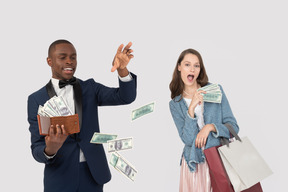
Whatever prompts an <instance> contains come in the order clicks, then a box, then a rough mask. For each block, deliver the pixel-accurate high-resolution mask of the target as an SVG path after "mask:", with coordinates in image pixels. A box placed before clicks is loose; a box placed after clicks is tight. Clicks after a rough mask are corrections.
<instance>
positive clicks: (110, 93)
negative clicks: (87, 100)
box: [92, 73, 137, 106]
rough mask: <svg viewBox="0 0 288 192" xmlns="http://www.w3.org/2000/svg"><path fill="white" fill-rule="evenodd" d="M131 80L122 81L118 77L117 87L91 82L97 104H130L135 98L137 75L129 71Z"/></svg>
mask: <svg viewBox="0 0 288 192" xmlns="http://www.w3.org/2000/svg"><path fill="white" fill-rule="evenodd" d="M130 74H131V76H132V78H133V79H132V80H131V81H129V82H123V81H121V80H120V79H119V87H118V88H111V87H106V86H104V85H102V84H100V83H96V82H95V81H94V83H93V85H92V86H93V89H94V91H95V95H96V99H97V101H98V105H99V106H108V105H123V104H130V103H132V102H133V101H134V100H135V98H136V88H137V76H136V75H134V74H133V73H130Z"/></svg>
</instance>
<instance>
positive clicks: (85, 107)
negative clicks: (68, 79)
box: [28, 73, 136, 191]
mask: <svg viewBox="0 0 288 192" xmlns="http://www.w3.org/2000/svg"><path fill="white" fill-rule="evenodd" d="M131 75H132V77H133V80H132V81H129V82H122V81H120V80H119V88H109V87H106V86H104V85H102V84H100V83H97V82H95V81H94V80H93V79H89V80H87V81H82V80H79V79H77V80H78V82H79V83H80V87H81V88H80V92H82V93H80V94H79V91H78V93H75V88H74V97H75V96H76V95H77V94H78V95H80V98H81V101H82V106H81V105H80V109H79V108H78V109H77V106H76V112H77V113H79V114H80V115H79V121H80V126H81V128H80V133H78V134H77V136H76V137H75V136H74V137H73V135H72V136H69V137H68V138H67V139H66V141H65V142H64V144H63V145H62V147H61V148H60V149H59V151H58V152H57V154H56V156H55V157H54V158H52V159H50V160H47V158H46V157H45V155H44V153H43V152H44V149H45V146H46V145H45V137H44V136H41V135H40V134H39V128H38V122H37V112H38V107H39V105H42V106H43V105H44V103H45V102H46V101H47V100H49V99H50V97H51V95H50V96H49V94H48V92H47V88H46V87H47V86H44V87H43V88H41V89H40V90H38V91H36V92H34V93H33V94H31V95H30V96H29V97H28V121H29V123H30V127H29V130H30V132H31V150H32V155H33V157H34V158H35V159H36V160H37V161H38V162H41V163H45V170H44V189H45V191H72V190H73V189H75V188H76V187H77V185H78V184H77V182H78V177H79V151H80V149H79V148H81V150H82V151H83V153H84V155H85V158H86V161H87V164H88V167H89V169H90V172H91V174H92V176H93V178H94V180H95V181H96V182H97V183H98V184H104V183H107V182H108V181H109V180H110V179H111V173H110V170H109V167H108V164H107V159H106V155H105V152H104V149H103V146H102V145H101V144H91V143H90V140H91V137H92V136H93V134H94V132H100V129H99V123H98V106H105V105H106V106H107V105H121V104H129V103H131V102H133V101H134V100H135V98H136V75H134V74H132V73H131ZM78 85H79V84H78ZM74 99H75V98H74ZM75 105H76V104H75ZM78 106H79V105H78Z"/></svg>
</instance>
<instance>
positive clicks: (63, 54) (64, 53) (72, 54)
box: [58, 53, 77, 55]
mask: <svg viewBox="0 0 288 192" xmlns="http://www.w3.org/2000/svg"><path fill="white" fill-rule="evenodd" d="M58 55H68V54H67V53H58ZM71 55H77V53H72V54H71Z"/></svg>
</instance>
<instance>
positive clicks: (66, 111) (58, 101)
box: [53, 96, 72, 116]
mask: <svg viewBox="0 0 288 192" xmlns="http://www.w3.org/2000/svg"><path fill="white" fill-rule="evenodd" d="M53 102H54V103H55V105H56V107H57V109H58V113H59V114H60V115H61V116H68V115H72V112H71V110H70V108H69V107H68V105H67V104H66V103H65V101H64V99H63V97H62V96H58V97H54V99H53Z"/></svg>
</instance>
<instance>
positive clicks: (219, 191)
mask: <svg viewBox="0 0 288 192" xmlns="http://www.w3.org/2000/svg"><path fill="white" fill-rule="evenodd" d="M220 146H221V145H219V146H216V147H211V148H208V149H205V150H204V154H205V157H206V162H207V163H208V166H209V174H210V180H211V187H212V189H213V192H234V190H233V186H232V184H231V183H230V180H229V177H228V175H227V173H226V170H225V168H224V166H223V163H222V160H221V158H220V156H219V153H218V150H217V148H218V147H220Z"/></svg>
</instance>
